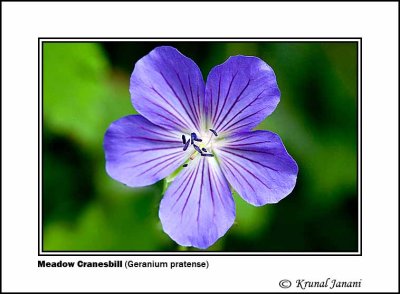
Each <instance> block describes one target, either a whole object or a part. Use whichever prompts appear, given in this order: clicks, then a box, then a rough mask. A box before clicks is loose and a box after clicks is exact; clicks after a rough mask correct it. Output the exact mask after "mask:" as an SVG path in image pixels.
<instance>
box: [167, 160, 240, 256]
mask: <svg viewBox="0 0 400 294" xmlns="http://www.w3.org/2000/svg"><path fill="white" fill-rule="evenodd" d="M159 216H160V220H161V224H162V226H163V230H164V232H166V233H167V234H168V235H169V236H170V237H171V238H172V239H173V240H175V241H176V242H177V243H178V244H180V245H182V246H194V247H197V248H201V249H205V248H208V247H209V246H211V245H212V244H214V243H215V242H216V241H217V240H218V238H220V237H221V236H223V235H224V234H225V233H226V231H227V230H228V229H229V228H230V227H231V226H232V224H233V221H234V219H235V204H234V202H233V198H232V194H231V191H230V189H229V186H228V182H227V181H226V179H225V177H224V175H223V174H222V172H221V170H220V168H219V166H218V164H217V162H216V160H215V159H214V158H207V159H206V158H205V157H196V158H195V159H194V160H193V162H192V163H191V164H189V166H188V167H187V168H185V169H184V170H183V171H182V172H181V173H180V174H179V175H178V176H177V177H176V179H175V180H174V181H173V182H172V184H171V186H170V187H169V188H168V190H167V191H166V193H165V195H164V197H163V199H162V200H161V203H160V211H159Z"/></svg>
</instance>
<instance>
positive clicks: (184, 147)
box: [183, 139, 190, 151]
mask: <svg viewBox="0 0 400 294" xmlns="http://www.w3.org/2000/svg"><path fill="white" fill-rule="evenodd" d="M189 144H190V139H189V140H187V141H186V143H185V146H183V151H186V149H188V147H189Z"/></svg>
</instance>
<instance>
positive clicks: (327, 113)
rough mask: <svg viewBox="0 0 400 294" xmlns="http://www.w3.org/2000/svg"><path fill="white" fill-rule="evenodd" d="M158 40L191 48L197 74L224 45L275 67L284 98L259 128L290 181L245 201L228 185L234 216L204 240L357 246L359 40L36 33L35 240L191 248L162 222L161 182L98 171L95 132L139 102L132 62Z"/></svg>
mask: <svg viewBox="0 0 400 294" xmlns="http://www.w3.org/2000/svg"><path fill="white" fill-rule="evenodd" d="M160 45H172V46H174V47H176V48H177V49H178V50H180V51H181V52H182V53H183V54H185V55H186V56H188V57H190V58H192V59H193V60H194V61H195V62H196V63H197V64H198V65H199V67H200V69H201V70H202V72H203V76H204V78H205V79H206V77H207V75H208V72H209V71H210V69H211V68H212V67H214V66H215V65H218V64H220V63H223V62H224V61H225V60H226V59H227V58H228V57H229V56H231V55H237V54H241V55H254V56H258V57H260V58H262V59H263V60H265V61H266V62H267V63H268V64H269V65H270V66H271V67H272V68H273V69H274V71H275V73H276V76H277V80H278V85H279V88H280V90H281V101H280V103H279V105H278V107H277V109H276V110H275V112H274V113H273V114H272V115H271V116H270V117H268V118H267V119H265V120H264V121H263V122H262V123H261V124H260V125H259V126H258V127H257V129H266V130H271V131H273V132H276V133H278V134H279V135H280V137H281V138H282V140H283V142H284V144H285V146H286V148H287V150H288V152H289V153H290V154H291V155H292V156H293V158H294V159H295V160H296V161H297V163H298V165H299V174H298V178H297V184H296V187H295V189H294V191H293V192H292V193H291V194H290V195H289V196H288V197H286V198H285V199H283V200H282V201H280V202H279V203H278V204H272V205H266V206H263V207H253V206H251V205H250V204H247V203H246V202H245V201H243V200H242V199H241V198H240V197H239V196H238V195H234V197H235V202H236V210H237V212H236V214H237V217H236V221H235V223H234V225H233V226H232V228H231V229H230V230H229V231H228V232H227V233H226V234H225V236H223V237H222V238H221V239H219V240H218V241H217V242H216V243H215V244H214V245H213V246H212V247H210V248H209V249H208V250H210V251H263V252H348V251H352V252H355V251H357V250H358V247H357V246H358V245H357V244H358V199H357V43H354V42H346V43H339V42H329V43H322V42H302V43H301V42H293V43H288V42H258V43H251V42H234V43H222V42H163V43H154V42H104V43H82V42H81V43H67V42H64V43H52V42H46V43H43V139H42V140H43V145H42V146H43V153H42V160H43V206H42V211H43V216H42V217H43V250H44V251H96V250H97V251H98V250H100V251H176V250H180V251H186V250H188V251H197V249H194V248H184V247H180V246H179V245H177V244H176V243H175V242H174V241H172V240H171V239H170V238H169V237H168V236H167V235H166V234H165V233H164V232H163V231H162V229H161V224H160V221H159V219H158V205H159V202H160V199H161V198H162V195H161V194H162V189H163V182H162V181H160V182H158V183H156V184H154V185H152V186H149V187H145V188H129V187H126V186H124V185H123V184H121V183H119V182H117V181H115V180H113V179H112V178H110V177H109V176H108V175H107V174H106V172H105V162H104V152H103V136H104V133H105V131H106V129H107V127H108V126H109V124H110V123H111V122H113V121H114V120H117V119H118V118H120V117H122V116H125V115H129V114H133V113H136V111H135V110H134V109H133V107H132V105H131V102H130V95H129V77H130V74H131V72H132V70H133V67H134V64H135V62H136V61H137V60H139V59H140V58H141V57H143V56H144V55H146V54H147V53H149V52H150V51H151V50H152V49H153V48H155V47H156V46H160Z"/></svg>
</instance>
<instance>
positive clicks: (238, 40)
mask: <svg viewBox="0 0 400 294" xmlns="http://www.w3.org/2000/svg"><path fill="white" fill-rule="evenodd" d="M122 40H123V41H122ZM119 41H120V42H128V41H134V42H168V41H173V42H218V41H221V42H236V43H242V42H243V43H247V42H282V43H294V42H296V43H312V42H325V43H333V42H335V43H337V42H341V43H356V44H357V69H358V75H357V79H356V80H357V114H356V119H357V140H356V141H357V161H356V162H357V194H358V200H359V201H358V211H359V215H358V220H359V248H358V249H359V252H356V253H354V254H353V253H348V254H343V253H342V254H340V252H338V253H337V254H333V253H332V252H328V253H326V254H324V253H316V254H311V253H310V252H305V253H304V254H299V253H293V254H290V253H288V252H286V253H284V252H283V253H280V252H277V253H276V254H272V253H268V252H266V253H257V252H256V253H253V252H246V251H239V252H237V254H235V253H227V254H222V253H223V252H224V251H204V252H202V251H199V252H191V253H186V252H182V253H178V252H177V251H162V252H160V251H97V250H95V251H44V250H43V215H42V207H41V196H42V195H41V188H42V187H43V173H42V170H41V167H43V158H42V154H41V153H42V152H41V151H42V150H41V146H42V144H43V138H42V134H43V76H42V75H43V72H42V69H43V44H44V43H45V42H49V43H87V42H93V43H94V42H102V43H106V42H119ZM38 77H39V79H38V147H39V148H38V175H39V179H38V184H39V185H38V256H39V257H40V256H362V176H361V172H362V160H361V159H362V113H361V109H362V38H361V37H354V38H349V37H337V38H332V37H329V38H326V37H325V38H324V37H321V38H317V37H312V38H295V37H289V38H259V37H257V38H249V37H244V38H239V37H236V38H226V37H224V38H216V37H213V38H188V37H185V38H176V37H175V38H173V37H171V38H166V37H161V38H156V37H155V38H126V37H121V38H116V37H111V38H105V37H102V38H93V37H88V38H82V37H79V38H72V37H69V38H62V37H61V38H56V37H39V38H38ZM74 252H78V253H74ZM104 252H106V253H104ZM85 253H87V254H85ZM244 253H246V254H244Z"/></svg>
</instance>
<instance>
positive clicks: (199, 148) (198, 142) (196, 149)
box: [182, 129, 218, 167]
mask: <svg viewBox="0 0 400 294" xmlns="http://www.w3.org/2000/svg"><path fill="white" fill-rule="evenodd" d="M210 132H211V133H208V134H207V133H205V134H203V135H202V138H203V139H202V138H200V137H198V136H197V134H196V133H191V134H190V138H186V136H185V135H184V134H183V135H182V143H183V151H186V150H187V149H188V148H193V153H192V154H191V155H190V157H189V159H190V160H193V159H194V158H195V157H196V156H197V155H199V154H200V156H206V157H214V154H212V147H213V138H214V137H217V136H218V134H217V132H216V131H214V130H212V129H210ZM186 166H187V163H185V164H184V165H183V167H186Z"/></svg>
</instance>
